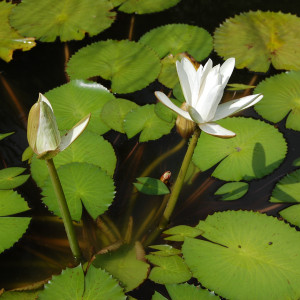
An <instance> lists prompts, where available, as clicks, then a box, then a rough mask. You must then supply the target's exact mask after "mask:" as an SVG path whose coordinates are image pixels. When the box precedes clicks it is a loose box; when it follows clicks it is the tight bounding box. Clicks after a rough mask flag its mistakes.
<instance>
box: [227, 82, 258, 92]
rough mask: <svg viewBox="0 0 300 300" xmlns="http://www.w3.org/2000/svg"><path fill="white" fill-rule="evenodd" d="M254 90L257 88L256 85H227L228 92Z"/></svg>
mask: <svg viewBox="0 0 300 300" xmlns="http://www.w3.org/2000/svg"><path fill="white" fill-rule="evenodd" d="M253 88H255V85H247V84H242V83H229V84H227V90H228V91H241V90H246V89H253Z"/></svg>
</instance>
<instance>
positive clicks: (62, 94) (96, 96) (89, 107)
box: [45, 80, 115, 134]
mask: <svg viewBox="0 0 300 300" xmlns="http://www.w3.org/2000/svg"><path fill="white" fill-rule="evenodd" d="M45 97H46V98H47V99H48V100H49V101H50V102H51V105H52V107H53V111H54V114H55V118H56V121H57V124H58V128H59V129H60V130H69V129H70V128H72V127H73V126H74V125H75V124H76V123H77V122H78V121H79V120H81V119H82V118H84V117H85V116H86V115H88V114H89V113H91V119H90V122H89V125H88V127H87V130H89V131H92V132H95V133H98V134H104V133H105V132H107V131H108V130H109V129H110V127H108V126H107V125H106V124H105V123H104V122H103V121H102V120H101V118H100V113H101V110H102V108H103V106H104V105H105V103H107V102H108V101H110V100H115V97H114V95H113V94H112V93H110V92H109V91H108V90H107V89H106V88H105V87H104V86H102V85H101V84H98V83H96V82H92V81H87V80H72V81H70V82H69V83H66V84H63V85H61V86H59V87H57V88H54V89H52V90H50V91H48V92H47V93H46V94H45Z"/></svg>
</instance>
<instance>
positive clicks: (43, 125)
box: [27, 94, 91, 159]
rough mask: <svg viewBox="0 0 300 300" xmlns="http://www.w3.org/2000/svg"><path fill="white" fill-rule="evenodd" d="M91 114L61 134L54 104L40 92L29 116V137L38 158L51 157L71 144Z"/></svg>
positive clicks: (30, 144) (84, 126) (86, 123)
mask: <svg viewBox="0 0 300 300" xmlns="http://www.w3.org/2000/svg"><path fill="white" fill-rule="evenodd" d="M90 117H91V114H89V115H87V116H86V117H84V118H83V119H82V120H81V121H80V122H78V123H77V124H76V125H75V126H74V127H73V128H72V129H71V130H69V131H68V132H67V133H66V134H65V135H63V136H62V137H61V136H60V133H59V130H58V127H57V123H56V119H55V116H54V113H53V109H52V106H51V104H50V102H49V101H48V99H47V98H46V97H45V96H43V95H42V94H39V99H38V101H37V102H36V103H35V104H34V105H33V106H32V108H31V109H30V112H29V116H28V129H27V139H28V143H29V146H30V147H31V148H32V150H33V152H35V153H36V154H37V155H38V156H37V157H38V158H41V159H50V158H52V157H53V156H55V155H56V154H57V153H59V152H61V151H63V150H64V149H66V148H67V147H68V146H70V145H71V144H72V143H73V142H74V141H75V140H76V138H77V137H78V136H79V135H80V134H81V133H82V132H83V130H84V129H85V128H86V126H87V125H88V123H89V120H90Z"/></svg>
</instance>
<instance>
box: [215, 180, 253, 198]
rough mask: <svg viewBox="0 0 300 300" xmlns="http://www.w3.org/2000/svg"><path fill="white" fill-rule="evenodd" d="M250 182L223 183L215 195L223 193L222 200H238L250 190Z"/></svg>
mask: <svg viewBox="0 0 300 300" xmlns="http://www.w3.org/2000/svg"><path fill="white" fill-rule="evenodd" d="M248 188H249V184H248V183H246V182H229V183H225V184H223V185H222V186H221V187H220V188H219V189H218V190H217V191H216V192H215V195H221V196H222V198H221V199H222V200H224V201H228V200H236V199H240V198H242V197H243V196H244V195H245V194H246V193H247V192H248Z"/></svg>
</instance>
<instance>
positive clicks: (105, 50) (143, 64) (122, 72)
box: [67, 40, 161, 94]
mask: <svg viewBox="0 0 300 300" xmlns="http://www.w3.org/2000/svg"><path fill="white" fill-rule="evenodd" d="M160 68H161V65H160V61H159V58H158V57H157V54H156V53H155V52H154V51H153V50H151V49H150V48H149V47H146V46H144V45H142V44H140V43H137V42H132V41H128V40H123V41H116V40H108V41H100V42H97V43H94V44H91V45H89V46H86V47H84V48H82V49H80V50H79V51H78V52H76V53H75V54H74V55H73V56H72V57H71V59H70V61H69V63H68V67H67V72H68V74H69V75H70V77H71V78H72V79H75V78H85V79H86V78H90V77H93V76H101V77H102V78H104V79H107V80H111V89H112V91H113V92H114V93H124V94H125V93H131V92H134V91H137V90H140V89H142V88H144V87H146V86H147V85H149V84H150V83H151V82H152V81H154V80H155V79H156V78H157V76H158V74H159V72H160Z"/></svg>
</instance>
